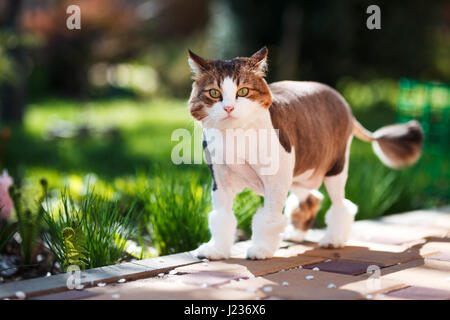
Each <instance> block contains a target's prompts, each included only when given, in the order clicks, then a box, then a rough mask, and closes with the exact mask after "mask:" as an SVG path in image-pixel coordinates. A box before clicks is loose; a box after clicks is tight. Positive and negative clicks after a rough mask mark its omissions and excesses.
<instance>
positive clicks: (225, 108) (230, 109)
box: [223, 106, 234, 113]
mask: <svg viewBox="0 0 450 320" xmlns="http://www.w3.org/2000/svg"><path fill="white" fill-rule="evenodd" d="M223 110H225V111H226V112H227V113H231V111H233V110H234V107H233V106H226V107H223Z"/></svg>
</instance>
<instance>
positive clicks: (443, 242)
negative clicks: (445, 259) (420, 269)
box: [422, 237, 450, 253]
mask: <svg viewBox="0 0 450 320" xmlns="http://www.w3.org/2000/svg"><path fill="white" fill-rule="evenodd" d="M422 249H423V250H428V251H436V252H439V253H444V252H445V253H449V252H450V238H447V237H446V238H428V239H427V240H426V243H424V244H423V246H422Z"/></svg>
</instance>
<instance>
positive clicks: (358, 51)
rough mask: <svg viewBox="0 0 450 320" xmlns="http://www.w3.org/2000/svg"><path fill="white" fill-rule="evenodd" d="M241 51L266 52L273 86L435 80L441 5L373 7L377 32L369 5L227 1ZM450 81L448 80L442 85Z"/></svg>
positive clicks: (358, 0) (383, 0) (384, 1)
mask: <svg viewBox="0 0 450 320" xmlns="http://www.w3.org/2000/svg"><path fill="white" fill-rule="evenodd" d="M226 3H228V4H229V6H230V9H231V10H232V12H233V14H234V16H235V17H236V18H237V22H238V27H237V29H238V30H239V33H237V36H238V37H239V39H240V43H241V44H242V48H241V49H240V50H241V52H240V53H236V54H239V55H242V51H245V52H248V53H251V52H252V51H255V50H257V49H258V48H260V47H261V46H263V45H268V47H269V58H270V64H269V66H270V65H271V69H272V70H277V71H278V72H271V73H269V74H270V75H271V77H272V80H281V79H287V78H290V79H297V80H299V79H303V80H306V79H308V80H317V81H322V82H326V83H329V84H335V83H336V81H337V80H338V79H339V78H340V77H342V76H344V75H346V76H353V77H355V78H357V79H358V78H359V79H361V78H370V77H375V76H384V77H402V76H406V77H414V78H420V77H422V76H426V77H433V76H434V77H439V76H440V75H441V74H440V73H439V72H438V70H436V69H434V68H433V61H432V60H433V53H432V50H431V49H432V47H433V42H432V41H433V39H434V37H433V36H432V35H433V33H434V32H435V31H436V28H437V27H438V26H439V25H442V24H443V19H444V17H443V14H442V11H443V7H444V6H445V1H442V0H438V1H433V2H430V1H423V0H411V1H408V4H407V5H406V4H405V3H404V2H402V1H388V0H380V1H377V2H376V3H377V5H378V6H380V8H381V30H368V29H367V27H366V19H367V18H368V17H369V15H368V14H367V13H366V9H367V7H368V6H369V5H370V4H373V2H372V1H369V0H348V1H332V0H323V1H306V0H279V1H270V0H249V1H241V0H230V1H228V2H226ZM442 80H449V79H442Z"/></svg>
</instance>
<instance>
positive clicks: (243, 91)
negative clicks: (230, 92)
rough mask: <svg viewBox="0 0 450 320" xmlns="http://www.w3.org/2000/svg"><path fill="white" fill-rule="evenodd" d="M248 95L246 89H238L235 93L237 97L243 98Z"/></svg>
mask: <svg viewBox="0 0 450 320" xmlns="http://www.w3.org/2000/svg"><path fill="white" fill-rule="evenodd" d="M247 94H248V88H240V89H239V91H238V92H237V95H238V96H239V97H245V96H246V95H247Z"/></svg>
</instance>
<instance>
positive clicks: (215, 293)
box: [87, 278, 261, 300]
mask: <svg viewBox="0 0 450 320" xmlns="http://www.w3.org/2000/svg"><path fill="white" fill-rule="evenodd" d="M87 290H88V291H89V292H93V293H96V294H97V295H96V296H93V297H90V298H87V299H89V300H114V299H120V300H252V299H258V298H259V297H260V296H261V294H258V293H256V292H247V291H239V290H234V289H222V288H221V289H216V288H211V287H208V288H199V287H197V286H193V285H186V284H184V283H181V282H170V281H165V279H158V278H149V279H142V280H138V281H132V282H128V283H124V284H113V285H107V286H106V287H102V288H98V287H97V288H90V289H87Z"/></svg>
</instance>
